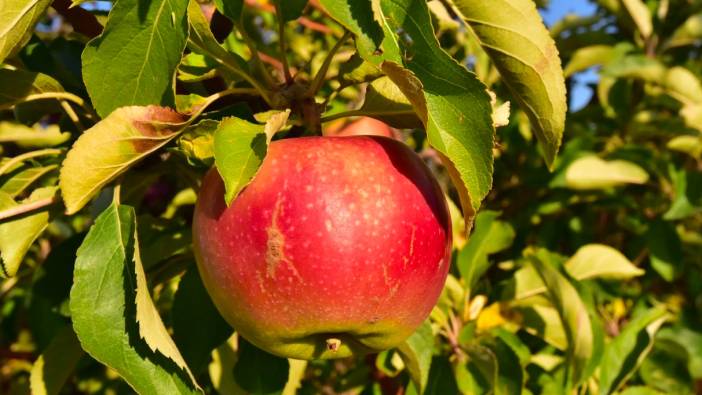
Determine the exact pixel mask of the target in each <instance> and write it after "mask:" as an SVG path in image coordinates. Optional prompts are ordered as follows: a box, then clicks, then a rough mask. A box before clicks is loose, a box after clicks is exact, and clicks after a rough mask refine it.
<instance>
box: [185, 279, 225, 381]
mask: <svg viewBox="0 0 702 395" xmlns="http://www.w3.org/2000/svg"><path fill="white" fill-rule="evenodd" d="M172 315H173V338H174V340H175V342H176V344H177V345H178V349H180V351H181V353H182V354H183V358H185V360H186V361H188V366H191V367H192V370H193V372H194V373H195V374H196V375H198V374H199V373H201V372H202V371H203V370H204V369H205V368H206V367H207V364H208V363H209V361H210V355H211V354H212V351H213V350H214V349H215V348H217V346H219V345H220V344H222V343H224V342H225V341H226V340H227V339H228V338H229V336H231V334H232V331H233V330H232V328H231V327H230V326H229V324H227V322H226V321H224V319H223V318H222V317H221V316H220V315H219V312H218V311H217V308H216V307H215V306H214V304H212V300H211V299H210V296H209V295H208V294H207V291H206V290H205V287H204V286H203V284H202V280H201V279H200V275H199V273H198V271H197V267H194V266H192V267H190V268H189V269H188V271H187V272H185V275H183V278H181V280H180V284H179V285H178V291H177V292H176V294H175V299H174V301H173V310H172Z"/></svg>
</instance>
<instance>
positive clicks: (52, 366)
mask: <svg viewBox="0 0 702 395" xmlns="http://www.w3.org/2000/svg"><path fill="white" fill-rule="evenodd" d="M81 357H83V350H82V349H81V348H80V343H79V342H78V338H77V337H76V334H75V333H74V332H73V328H71V326H70V325H66V326H65V327H64V328H63V329H62V330H61V331H60V332H58V334H56V336H55V337H54V339H53V340H52V341H51V344H49V346H48V347H47V348H46V349H45V350H44V351H43V352H42V353H41V355H40V356H39V358H37V360H36V361H35V362H34V365H33V366H32V373H31V376H30V384H31V388H32V394H34V395H57V394H58V393H59V392H60V391H61V388H62V387H63V385H64V384H65V383H66V381H67V380H68V378H69V377H70V376H71V374H72V373H73V370H74V369H75V368H76V365H78V361H80V359H81Z"/></svg>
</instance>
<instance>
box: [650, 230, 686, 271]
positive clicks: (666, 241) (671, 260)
mask: <svg viewBox="0 0 702 395" xmlns="http://www.w3.org/2000/svg"><path fill="white" fill-rule="evenodd" d="M646 240H647V241H648V249H649V254H650V256H649V257H650V260H651V266H652V267H653V269H654V270H655V271H656V272H658V274H660V275H661V277H663V279H664V280H665V281H668V282H671V281H673V280H674V279H676V278H677V277H678V276H679V275H680V274H681V273H682V264H683V250H682V248H683V247H682V242H681V241H680V237H679V236H678V233H677V231H676V230H675V226H674V225H673V224H671V223H670V222H666V221H661V220H657V221H654V222H651V224H650V225H649V226H648V231H647V232H646Z"/></svg>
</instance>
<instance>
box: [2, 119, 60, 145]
mask: <svg viewBox="0 0 702 395" xmlns="http://www.w3.org/2000/svg"><path fill="white" fill-rule="evenodd" d="M69 138H71V134H70V133H69V132H61V128H59V126H58V125H48V126H47V127H42V126H41V125H38V124H37V125H34V127H29V126H25V125H22V124H20V123H13V122H0V143H4V142H13V143H15V144H17V145H19V146H20V147H22V148H34V147H53V146H55V145H59V144H62V143H65V142H66V141H67V140H68V139H69Z"/></svg>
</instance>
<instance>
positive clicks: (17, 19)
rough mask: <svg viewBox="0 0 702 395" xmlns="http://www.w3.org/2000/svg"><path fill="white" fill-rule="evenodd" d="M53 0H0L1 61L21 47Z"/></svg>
mask: <svg viewBox="0 0 702 395" xmlns="http://www.w3.org/2000/svg"><path fill="white" fill-rule="evenodd" d="M49 4H51V0H3V1H2V2H0V20H2V24H0V63H3V62H4V61H5V59H7V57H8V56H10V55H12V54H13V53H14V52H16V51H17V50H18V49H19V48H21V47H22V46H23V45H24V44H25V43H26V42H27V40H29V37H30V36H31V35H32V32H33V31H34V25H35V24H36V23H37V21H38V20H39V18H41V16H42V15H43V14H44V11H45V10H46V8H47V7H48V6H49Z"/></svg>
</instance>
